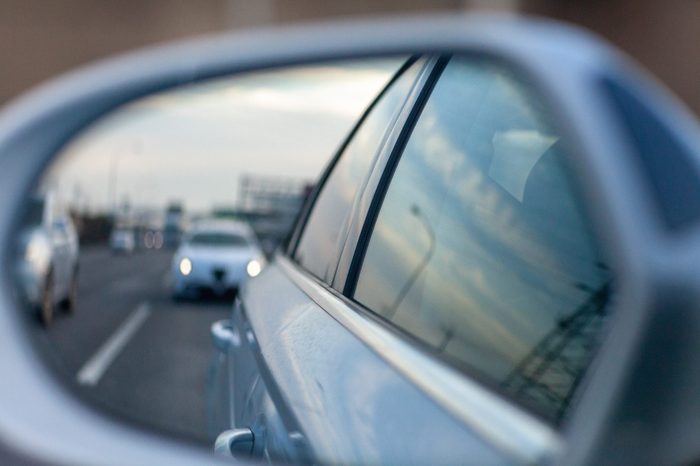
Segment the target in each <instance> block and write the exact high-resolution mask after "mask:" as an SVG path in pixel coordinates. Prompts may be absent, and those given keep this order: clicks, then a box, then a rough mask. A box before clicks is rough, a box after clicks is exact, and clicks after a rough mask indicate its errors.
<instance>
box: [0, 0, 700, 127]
mask: <svg viewBox="0 0 700 466" xmlns="http://www.w3.org/2000/svg"><path fill="white" fill-rule="evenodd" d="M472 10H487V11H493V10H497V11H504V12H508V13H512V14H516V15H517V14H524V13H527V14H536V15H540V16H545V17H551V18H558V19H563V20H565V21H568V22H572V23H575V24H580V25H582V26H584V27H586V28H588V29H591V30H593V31H595V32H597V33H599V34H601V35H602V36H603V37H605V38H607V39H608V40H609V41H611V42H612V43H614V44H615V45H617V46H618V47H620V48H621V49H623V50H624V51H626V52H627V53H628V54H630V55H631V56H633V57H634V58H635V59H636V60H638V61H639V62H641V63H642V64H643V65H644V66H646V67H647V68H648V69H650V70H651V71H652V73H654V74H655V75H656V76H657V77H658V78H659V79H660V80H661V81H663V82H664V83H665V84H666V85H667V86H669V87H670V88H671V89H672V90H673V91H674V92H675V93H676V94H677V95H679V96H680V97H681V99H682V100H684V101H685V102H686V104H687V105H688V106H689V107H690V108H691V109H692V110H693V111H694V112H695V113H696V114H700V86H698V82H700V54H698V53H697V44H699V43H700V28H699V27H698V24H699V22H700V1H698V0H669V1H666V2H658V1H654V0H637V1H634V0H607V1H603V0H567V1H562V0H380V1H377V0H354V1H352V2H347V1H346V2H328V1H323V0H297V1H294V2H292V1H289V0H287V1H284V0H257V1H254V2H251V1H246V0H199V1H197V2H192V1H186V0H141V1H138V2H135V1H132V2H106V1H94V0H56V1H51V2H46V1H39V0H2V1H1V2H0V60H1V62H2V77H1V79H0V104H3V103H5V102H7V101H8V100H9V99H11V98H12V97H13V96H15V95H17V94H18V93H20V92H22V91H24V90H27V89H28V88H30V87H32V86H33V85H35V84H37V83H39V82H41V81H43V80H45V79H47V78H49V77H51V76H53V75H55V74H57V73H60V72H62V71H65V70H68V69H70V68H73V67H75V66H78V65H81V64H84V63H87V62H90V61H93V60H96V59H99V58H101V57H104V56H108V55H111V54H114V53H117V52H121V51H125V50H129V49H133V48H136V47H141V46H144V45H149V44H154V43H159V42H164V41H168V40H171V39H178V38H184V37H189V36H195V35H199V34H204V33H210V32H216V31H223V30H237V29H245V28H251V27H257V26H267V25H275V24H290V23H296V22H303V21H313V20H318V19H329V18H333V19H344V18H352V17H360V16H368V15H388V14H389V15H390V14H397V13H399V14H416V13H421V12H435V11H451V12H467V11H472Z"/></svg>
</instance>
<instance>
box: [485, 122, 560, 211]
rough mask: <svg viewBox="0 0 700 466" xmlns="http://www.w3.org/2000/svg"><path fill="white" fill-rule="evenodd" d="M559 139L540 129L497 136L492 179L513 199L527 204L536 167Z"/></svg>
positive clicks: (492, 159)
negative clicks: (526, 189)
mask: <svg viewBox="0 0 700 466" xmlns="http://www.w3.org/2000/svg"><path fill="white" fill-rule="evenodd" d="M556 141H557V138H556V137H554V136H546V135H544V134H541V133H540V132H538V131H536V130H508V131H503V132H496V133H495V134H494V135H493V157H492V158H491V166H490V167H489V171H488V173H489V176H490V177H491V178H492V179H493V180H494V181H495V182H496V183H498V184H499V185H501V187H502V188H503V189H505V190H506V191H508V192H509V193H510V194H511V196H513V197H514V198H516V199H517V200H518V201H520V202H522V201H523V195H524V194H525V183H527V179H528V177H529V176H530V172H531V171H532V168H533V167H534V166H535V164H536V163H537V161H538V160H539V159H540V157H542V155H543V154H544V153H545V152H546V151H547V149H549V148H550V147H552V145H554V143H555V142H556Z"/></svg>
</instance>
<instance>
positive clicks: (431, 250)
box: [386, 204, 435, 319]
mask: <svg viewBox="0 0 700 466" xmlns="http://www.w3.org/2000/svg"><path fill="white" fill-rule="evenodd" d="M411 214H412V215H413V216H415V217H416V218H418V219H419V220H421V221H422V223H423V226H424V227H425V230H426V232H427V233H428V237H429V239H430V244H429V246H428V251H427V252H426V254H425V256H424V257H423V259H422V260H421V262H420V264H419V265H418V267H416V270H414V271H413V273H412V274H411V277H410V278H409V279H408V281H406V283H405V284H404V286H403V288H401V291H399V294H398V295H397V296H396V299H395V300H394V302H393V304H392V305H391V307H390V308H389V310H388V312H387V316H386V317H387V318H388V319H392V318H393V317H394V315H395V314H396V311H397V310H398V308H399V306H400V305H401V302H403V300H404V298H405V297H406V295H407V294H408V292H409V290H410V289H411V287H413V284H414V283H415V281H416V280H417V279H418V277H419V276H420V274H421V273H423V270H424V269H425V267H426V266H427V265H428V262H430V258H431V257H432V256H433V253H434V252H435V232H434V231H433V229H432V227H431V226H430V223H428V219H427V218H425V216H424V215H423V213H422V212H421V211H420V209H419V208H418V206H417V205H415V204H413V205H412V206H411Z"/></svg>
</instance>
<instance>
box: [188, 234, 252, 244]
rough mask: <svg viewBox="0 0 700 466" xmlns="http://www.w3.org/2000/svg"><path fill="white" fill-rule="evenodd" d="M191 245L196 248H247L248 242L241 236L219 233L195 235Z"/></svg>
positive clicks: (190, 241) (192, 237)
mask: <svg viewBox="0 0 700 466" xmlns="http://www.w3.org/2000/svg"><path fill="white" fill-rule="evenodd" d="M188 242H189V244H191V245H194V246H247V245H248V241H247V240H246V238H244V237H243V236H241V235H237V234H235V233H226V232H218V231H216V232H215V231H207V232H201V233H195V234H193V235H192V236H191V237H190V240H189V241H188Z"/></svg>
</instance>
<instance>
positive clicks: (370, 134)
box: [296, 61, 423, 279]
mask: <svg viewBox="0 0 700 466" xmlns="http://www.w3.org/2000/svg"><path fill="white" fill-rule="evenodd" d="M422 65H423V62H422V61H418V62H416V63H414V64H413V65H411V66H410V67H409V68H408V69H407V70H405V71H403V73H402V74H401V76H399V77H398V78H397V80H396V81H394V82H393V83H392V84H391V86H390V87H389V88H388V89H387V92H385V93H384V94H383V95H382V97H381V98H380V99H379V100H378V101H377V103H376V105H374V107H372V110H371V111H370V112H369V113H368V115H367V118H365V120H364V121H363V122H362V124H361V125H360V127H359V128H358V129H357V131H356V132H355V134H353V137H352V140H351V141H350V142H349V143H348V145H347V146H346V147H345V149H344V150H343V154H342V155H341V157H340V158H339V159H338V162H337V163H336V164H335V166H334V167H333V171H332V173H331V175H330V176H329V177H328V180H327V181H326V183H325V184H324V187H323V190H322V191H321V193H320V194H319V196H318V198H317V199H316V201H315V202H314V208H313V211H312V212H311V214H310V216H309V221H308V223H307V224H306V226H305V227H304V234H303V235H302V236H301V239H300V241H299V245H298V246H297V250H296V259H297V260H298V261H299V263H300V264H302V265H303V266H304V268H306V270H308V271H309V272H311V273H313V274H314V275H316V276H317V277H319V278H325V279H330V278H331V277H332V272H334V271H335V266H336V264H335V262H334V260H335V258H336V255H337V251H339V246H340V245H339V241H340V240H342V238H340V231H341V229H342V227H343V223H344V222H345V221H346V219H347V218H348V216H349V212H350V209H351V207H352V203H353V200H354V199H355V195H356V194H357V193H358V191H359V190H360V189H362V186H361V184H362V180H363V179H364V178H365V177H366V176H367V173H368V172H369V170H370V167H371V165H372V163H373V162H374V160H375V158H376V156H377V155H378V153H379V152H380V150H381V148H382V141H383V138H384V135H385V134H386V131H387V129H388V127H389V125H390V124H391V123H392V121H393V120H394V118H395V116H396V115H397V114H398V112H399V111H400V109H401V104H402V103H403V102H404V101H405V100H406V96H408V94H409V92H410V90H411V86H412V85H413V83H414V82H415V79H416V76H417V75H418V71H419V70H420V69H421V66H422Z"/></svg>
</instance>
